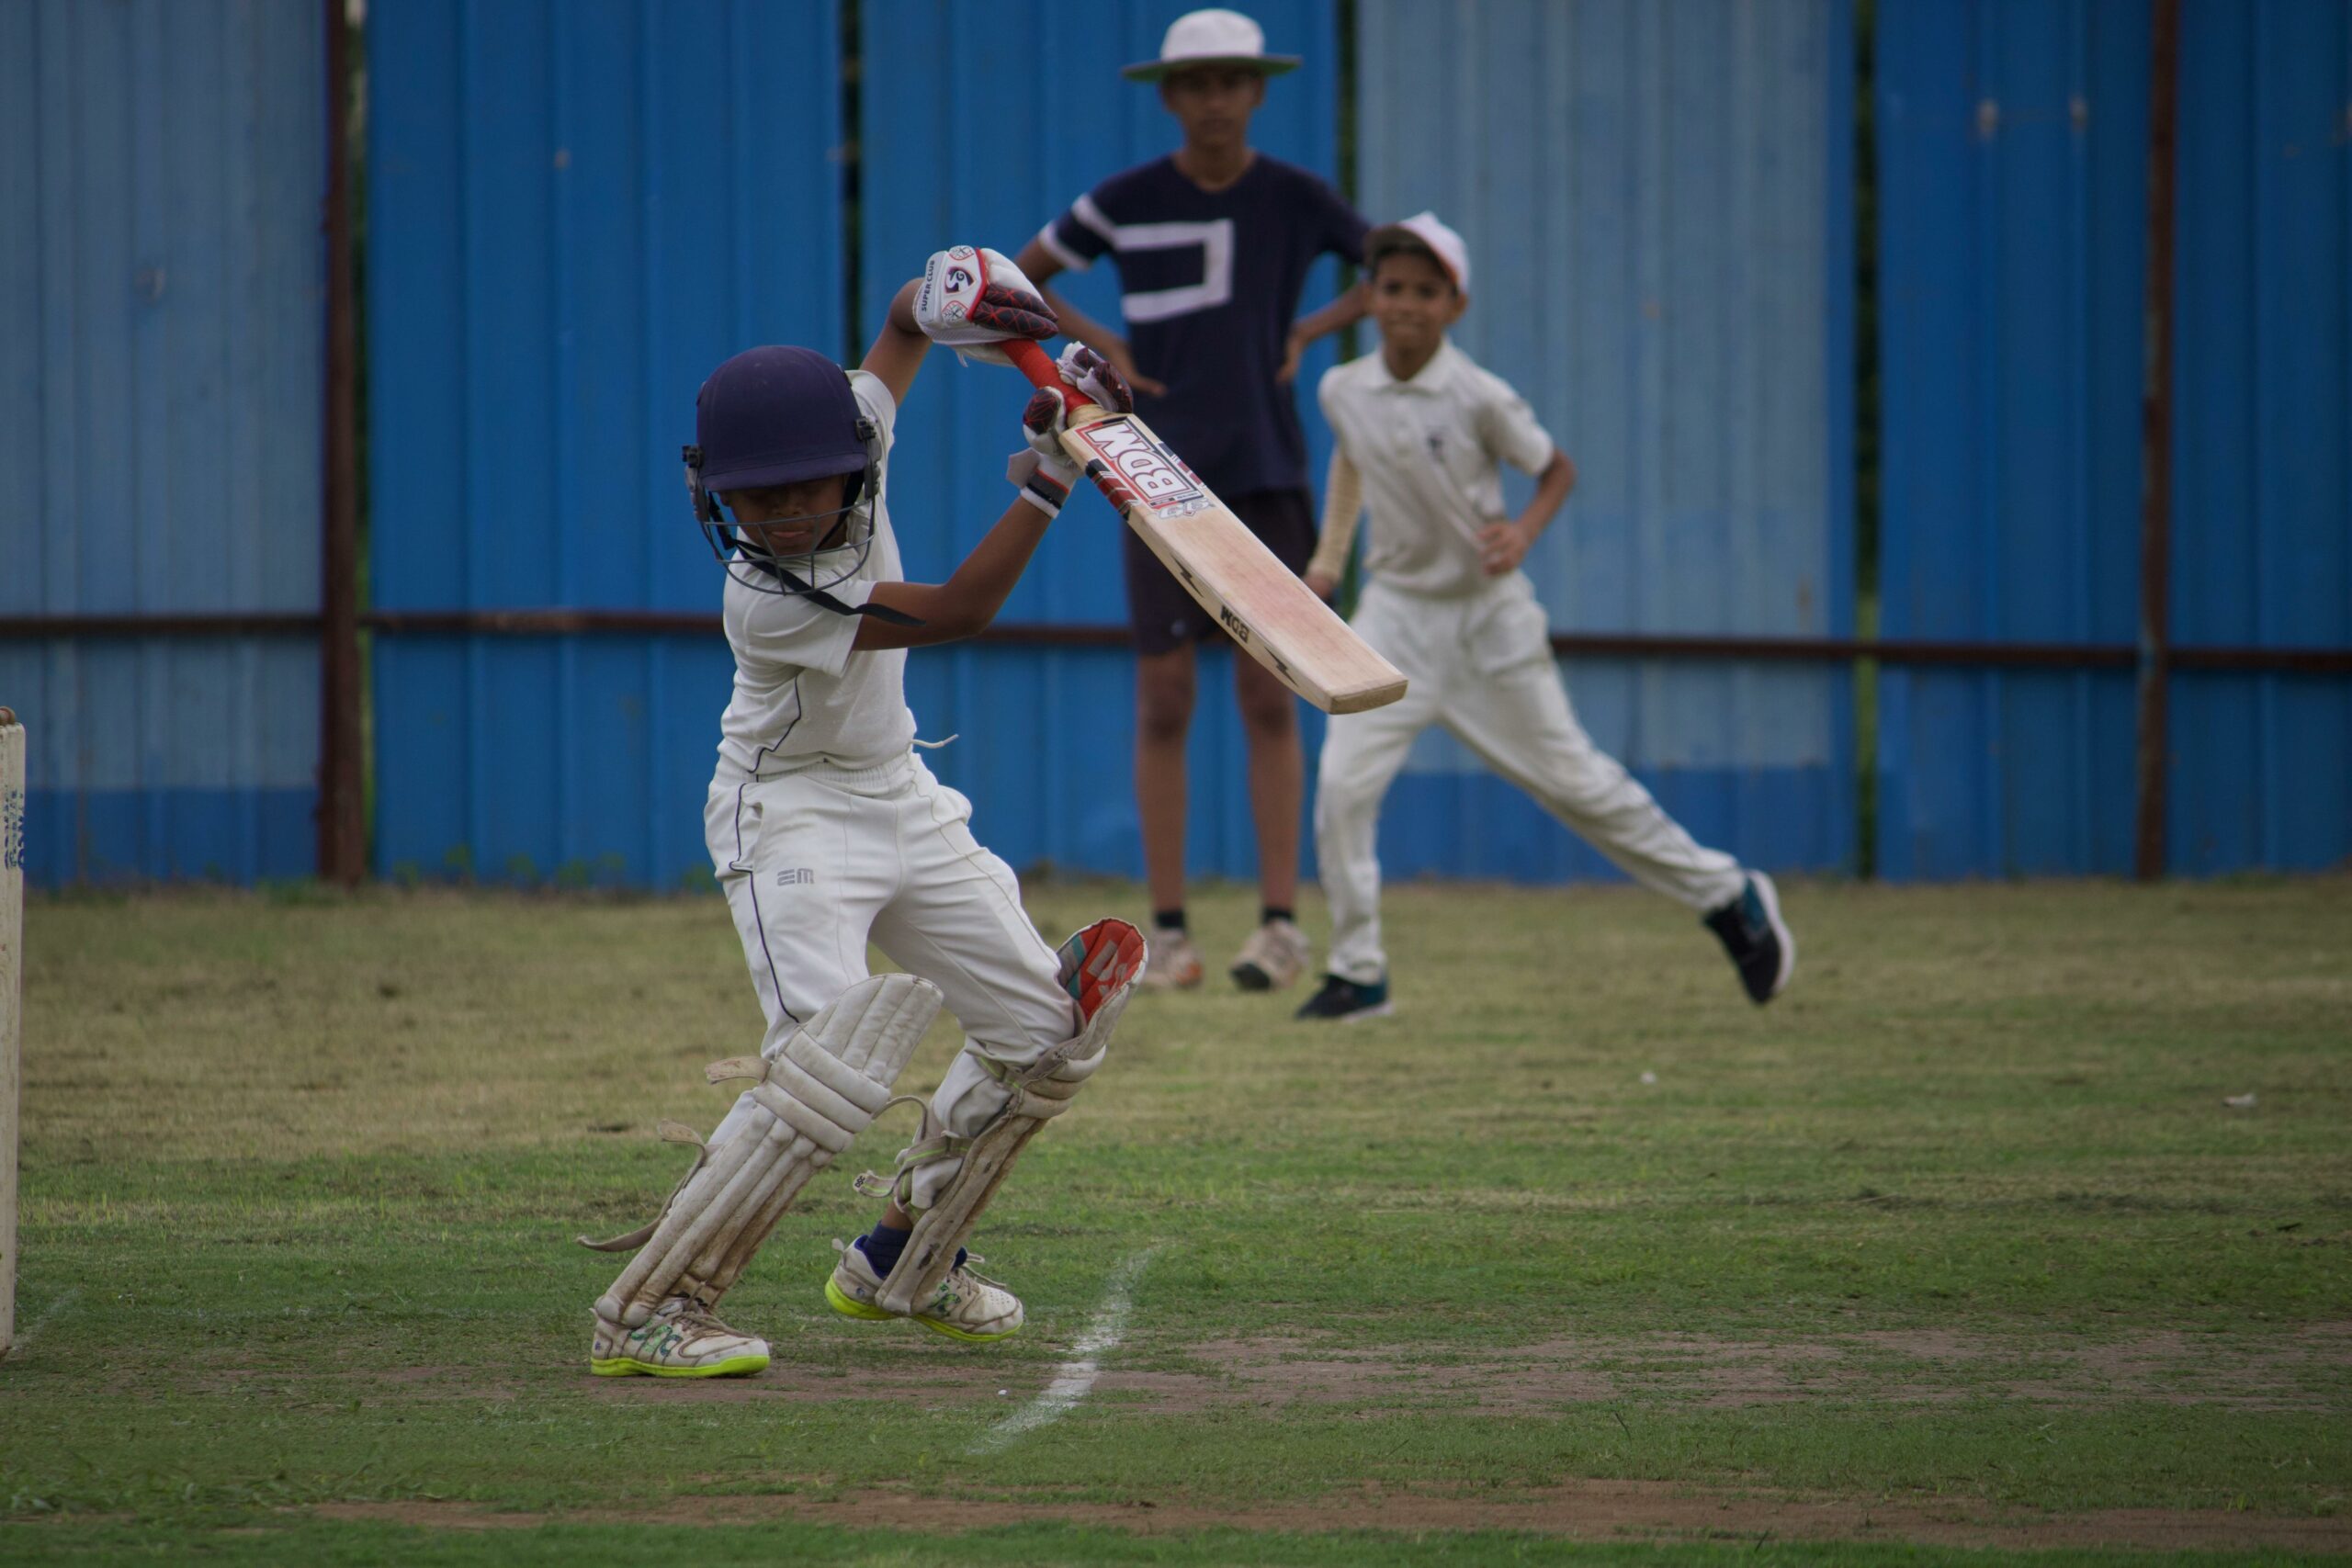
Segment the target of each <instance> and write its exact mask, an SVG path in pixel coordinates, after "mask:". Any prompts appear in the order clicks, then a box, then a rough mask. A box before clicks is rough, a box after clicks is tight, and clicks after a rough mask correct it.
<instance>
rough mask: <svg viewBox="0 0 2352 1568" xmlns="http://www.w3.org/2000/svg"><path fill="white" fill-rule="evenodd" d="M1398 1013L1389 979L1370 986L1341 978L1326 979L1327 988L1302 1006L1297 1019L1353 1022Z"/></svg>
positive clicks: (1330, 977) (1294, 1015)
mask: <svg viewBox="0 0 2352 1568" xmlns="http://www.w3.org/2000/svg"><path fill="white" fill-rule="evenodd" d="M1394 1011H1396V1009H1394V1008H1392V1007H1390V1006H1389V1005H1388V980H1387V977H1386V976H1382V977H1381V978H1379V979H1377V980H1374V982H1372V984H1370V985H1368V986H1359V985H1357V984H1356V983H1355V982H1354V981H1353V980H1342V979H1340V977H1339V976H1337V975H1326V976H1323V988H1322V989H1321V990H1319V991H1317V992H1316V993H1315V994H1314V995H1313V996H1311V997H1309V998H1306V1001H1304V1002H1302V1003H1300V1004H1299V1009H1298V1011H1296V1012H1295V1013H1293V1014H1292V1015H1291V1016H1292V1017H1294V1018H1304V1019H1317V1018H1321V1019H1337V1020H1339V1021H1341V1022H1343V1023H1353V1022H1355V1021H1356V1020H1358V1019H1361V1018H1386V1017H1387V1016H1388V1015H1389V1014H1390V1013H1392V1012H1394Z"/></svg>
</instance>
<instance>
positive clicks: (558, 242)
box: [368, 0, 845, 886]
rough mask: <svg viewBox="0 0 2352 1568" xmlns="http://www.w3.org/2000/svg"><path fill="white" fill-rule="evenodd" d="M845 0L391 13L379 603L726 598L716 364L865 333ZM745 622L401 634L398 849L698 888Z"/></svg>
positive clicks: (697, 602) (390, 806)
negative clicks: (711, 391)
mask: <svg viewBox="0 0 2352 1568" xmlns="http://www.w3.org/2000/svg"><path fill="white" fill-rule="evenodd" d="M838 26H839V18H838V15H837V13H836V11H835V9H834V7H833V6H831V4H797V5H793V6H771V5H764V4H761V3H759V0H699V3H689V4H679V3H664V0H601V3H597V4H570V3H558V0H544V3H541V4H522V3H512V4H510V3H505V0H501V3H499V4H495V5H475V4H470V3H467V0H414V3H409V4H402V5H398V6H374V7H371V8H370V10H369V12H368V62H369V71H370V101H371V104H372V105H373V106H374V107H373V113H374V121H373V124H372V126H371V130H370V143H371V152H370V156H371V168H370V178H371V190H370V211H369V221H368V323H369V335H370V354H371V356H372V360H371V375H370V418H369V440H370V454H369V456H370V471H371V474H372V491H373V494H372V529H373V532H372V540H371V548H370V561H371V571H372V578H371V583H372V588H373V594H374V603H375V604H376V606H378V607H379V608H383V609H390V610H410V611H416V610H465V609H492V608H540V607H550V606H588V607H594V608H598V609H642V610H673V611H676V610H683V611H715V610H716V609H717V606H718V589H719V579H718V568H717V567H716V565H715V564H714V563H713V562H712V561H711V559H710V558H709V555H708V553H707V549H706V547H705V546H704V545H703V542H702V538H701V536H700V535H699V534H698V533H697V532H696V530H695V525H694V523H693V520H692V517H691V515H690V514H689V513H688V510H687V508H686V505H685V502H684V491H683V489H682V488H681V483H680V479H679V467H678V449H679V447H680V446H682V445H684V443H685V442H686V441H688V440H691V439H692V438H693V433H694V396H695V389H696V388H697V387H698V386H700V385H701V382H702V378H704V376H706V375H707V373H708V372H709V370H710V369H711V367H713V366H715V365H717V364H718V362H719V361H720V360H721V359H723V358H725V357H726V356H727V355H729V354H731V353H733V352H735V351H736V350H737V349H739V348H741V347H742V346H744V345H746V344H755V343H766V342H785V343H793V342H798V343H808V344H816V345H820V346H822V347H824V348H825V349H827V350H828V351H829V352H831V351H837V350H838V348H839V347H840V345H841V344H842V340H843V336H844V333H843V324H842V294H843V289H844V288H845V285H844V282H843V279H842V232H841V211H842V203H841V196H840V181H841V174H840V155H841V149H840V144H841V141H842V110H841V98H840V89H839V76H838V72H837V69H836V33H837V29H838ZM730 668H731V666H730V665H729V660H728V656H727V649H726V646H725V644H724V643H723V642H721V641H719V640H718V638H717V637H687V636H675V637H669V636H665V637H617V636H603V635H588V636H578V637H493V636H454V635H453V636H425V635H420V634H416V633H411V632H403V633H399V634H392V635H384V636H379V637H378V638H377V639H376V643H375V694H376V730H375V736H376V758H377V781H378V785H377V803H378V804H377V817H376V833H375V849H374V855H375V863H376V865H377V868H378V870H379V872H380V873H382V874H389V875H393V876H405V875H408V874H423V875H427V876H435V875H442V874H448V873H450V872H454V871H474V872H479V873H481V874H485V875H490V876H503V877H514V878H516V879H519V880H525V881H537V880H542V879H554V880H560V881H589V882H596V883H628V884H633V885H638V886H645V885H652V886H675V885H676V884H677V883H678V882H679V881H681V880H682V879H691V878H693V877H695V876H696V875H698V874H703V873H707V869H708V861H707V858H706V857H705V855H704V853H703V850H702V833H701V805H700V803H701V799H702V795H703V791H704V788H705V786H706V785H707V783H708V781H709V776H710V765H711V760H712V756H713V753H714V750H715V748H716V746H717V742H718V715H719V712H720V710H721V709H723V708H724V707H725V705H726V703H727V693H728V682H729V670H730Z"/></svg>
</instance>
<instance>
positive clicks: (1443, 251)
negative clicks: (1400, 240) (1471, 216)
mask: <svg viewBox="0 0 2352 1568" xmlns="http://www.w3.org/2000/svg"><path fill="white" fill-rule="evenodd" d="M1399 233H1402V234H1410V235H1411V236H1413V238H1415V239H1416V240H1419V242H1420V243H1423V244H1424V245H1427V246H1428V247H1429V248H1430V253H1431V254H1434V255H1435V256H1436V257H1437V259H1438V265H1441V266H1442V267H1444V268H1445V270H1446V271H1447V272H1449V273H1452V274H1453V287H1454V288H1458V289H1460V290H1461V291H1462V292H1463V293H1464V294H1467V293H1469V292H1470V247H1469V246H1467V245H1465V244H1464V243H1462V236H1461V235H1459V234H1457V233H1455V232H1454V231H1453V230H1451V229H1449V228H1447V227H1446V226H1445V225H1444V224H1442V223H1441V222H1439V221H1438V219H1437V214H1436V213H1434V212H1416V213H1414V214H1413V215H1412V216H1411V217H1410V218H1406V219H1402V220H1398V221H1397V222H1395V223H1383V224H1382V225H1381V226H1380V227H1379V228H1377V229H1374V231H1372V232H1371V233H1369V234H1367V235H1365V236H1364V241H1363V253H1364V256H1365V259H1366V260H1369V259H1370V258H1371V257H1372V255H1373V254H1374V248H1375V247H1376V246H1378V245H1379V243H1380V237H1381V236H1382V235H1383V234H1399Z"/></svg>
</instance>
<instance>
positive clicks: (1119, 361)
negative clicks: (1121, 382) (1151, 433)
mask: <svg viewBox="0 0 2352 1568" xmlns="http://www.w3.org/2000/svg"><path fill="white" fill-rule="evenodd" d="M1103 358H1105V359H1108V360H1109V361H1110V362H1111V367H1112V368H1113V369H1114V370H1116V371H1117V372H1118V373H1119V375H1120V376H1121V378H1124V379H1125V381H1126V383H1127V385H1128V386H1130V387H1133V388H1134V389H1136V391H1138V392H1141V393H1142V394H1143V395H1144V396H1145V397H1147V398H1164V397H1166V396H1167V395H1168V383H1167V382H1165V381H1155V380H1153V379H1152V378H1150V377H1148V376H1147V375H1145V374H1144V373H1143V372H1142V371H1140V370H1138V369H1136V356H1135V351H1134V350H1133V349H1131V348H1129V347H1128V346H1127V345H1126V343H1125V340H1124V339H1119V338H1114V339H1113V340H1112V341H1111V342H1110V343H1109V344H1107V345H1105V346H1104V348H1103Z"/></svg>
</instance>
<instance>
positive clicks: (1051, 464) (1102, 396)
mask: <svg viewBox="0 0 2352 1568" xmlns="http://www.w3.org/2000/svg"><path fill="white" fill-rule="evenodd" d="M1054 368H1055V369H1056V370H1057V371H1059V372H1060V373H1061V379H1062V385H1063V386H1065V387H1068V388H1069V389H1070V390H1071V391H1072V392H1073V393H1075V394H1076V395H1077V396H1078V398H1079V400H1080V401H1081V402H1089V403H1092V404H1093V405H1094V406H1095V407H1096V408H1099V409H1103V410H1107V411H1108V412H1112V413H1129V412H1133V411H1134V409H1135V406H1136V395H1135V393H1134V392H1132V391H1130V390H1128V389H1127V383H1126V380H1125V378H1123V377H1121V376H1120V374H1119V373H1118V372H1117V371H1116V370H1114V369H1113V368H1112V367H1111V362H1110V361H1109V360H1107V359H1105V358H1103V356H1102V355H1100V354H1097V353H1096V352H1094V350H1092V349H1091V348H1089V347H1087V346H1086V345H1085V344H1082V343H1073V344H1069V345H1067V346H1066V347H1064V348H1063V350H1062V352H1061V357H1060V358H1058V359H1057V360H1055V361H1054ZM1068 430H1069V403H1068V401H1067V400H1065V399H1064V398H1063V397H1062V396H1061V395H1060V394H1059V393H1057V392H1054V391H1052V390H1050V389H1046V388H1043V387H1040V388H1039V389H1037V390H1036V391H1035V393H1033V394H1031V396H1030V399H1029V406H1028V407H1027V408H1025V409H1023V410H1022V411H1021V438H1022V440H1023V441H1025V442H1027V443H1028V450H1026V451H1024V452H1015V453H1014V454H1013V455H1012V461H1010V462H1008V463H1007V464H1005V466H1004V477H1005V478H1006V479H1011V480H1012V482H1013V483H1014V484H1016V485H1018V486H1020V487H1021V492H1022V494H1023V495H1024V496H1026V497H1028V499H1029V502H1030V503H1031V504H1032V505H1034V506H1035V507H1036V508H1037V510H1038V511H1040V512H1042V513H1045V514H1046V516H1048V517H1057V516H1059V515H1060V514H1061V510H1062V502H1065V501H1068V500H1069V491H1070V487H1071V486H1072V485H1074V484H1076V483H1078V473H1079V469H1078V465H1077V464H1076V463H1074V462H1072V461H1070V458H1069V453H1068V452H1066V451H1065V450H1063V447H1062V436H1063V434H1065V433H1066V432H1068Z"/></svg>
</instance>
